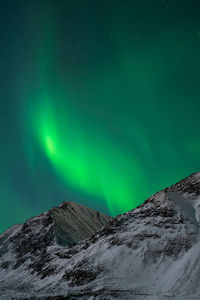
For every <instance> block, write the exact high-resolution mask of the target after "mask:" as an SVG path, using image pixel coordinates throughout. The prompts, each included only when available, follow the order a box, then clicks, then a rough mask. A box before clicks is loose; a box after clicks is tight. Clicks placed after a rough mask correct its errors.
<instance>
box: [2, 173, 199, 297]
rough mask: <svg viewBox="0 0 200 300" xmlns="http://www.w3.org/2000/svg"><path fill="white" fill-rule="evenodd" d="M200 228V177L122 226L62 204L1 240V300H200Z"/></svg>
mask: <svg viewBox="0 0 200 300" xmlns="http://www.w3.org/2000/svg"><path fill="white" fill-rule="evenodd" d="M199 223H200V173H195V174H192V175H191V176H189V177H187V178H185V179H184V180H182V181H180V182H179V183H177V184H175V185H172V186H171V187H169V188H166V189H164V190H162V191H160V192H158V193H156V194H155V195H153V196H152V197H150V198H149V199H147V200H146V201H145V202H144V203H143V204H142V205H140V206H139V207H137V208H136V209H133V210H132V211H129V212H127V213H125V214H123V215H119V216H117V217H116V218H114V219H111V218H109V217H107V216H104V215H102V214H100V213H98V212H96V211H94V210H91V209H88V208H85V207H82V206H80V205H77V204H75V203H71V202H67V203H62V204H61V205H60V207H58V208H54V209H52V210H51V211H49V212H47V213H44V214H42V215H40V216H38V217H35V218H32V219H30V220H28V221H26V222H25V223H24V224H22V225H15V226H13V227H11V228H10V229H8V230H7V231H6V232H5V233H4V234H2V235H1V236H0V299H138V300H140V299H145V300H158V299H160V300H165V299H175V300H186V299H191V300H192V299H195V300H197V299H198V300H199V299H200V285H199V278H200V262H199V257H200V235H199ZM104 225H105V226H104Z"/></svg>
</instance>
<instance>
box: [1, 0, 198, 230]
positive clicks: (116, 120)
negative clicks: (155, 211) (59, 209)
mask: <svg viewBox="0 0 200 300" xmlns="http://www.w3.org/2000/svg"><path fill="white" fill-rule="evenodd" d="M0 20H1V21H0V22H1V35H0V36H1V38H0V45H1V47H0V51H1V88H0V89H1V104H0V105H1V109H0V128H1V148H0V151H1V152H0V153H1V155H0V161H1V169H0V178H1V180H0V197H1V202H0V203H1V210H0V220H1V222H0V231H1V232H2V231H3V230H5V229H7V228H8V227H9V226H11V225H13V224H15V223H20V222H24V221H25V219H27V218H29V217H31V216H34V215H36V214H39V213H41V212H44V211H46V210H49V209H50V208H51V207H52V206H56V205H58V204H60V203H61V202H62V201H68V200H70V201H77V202H78V203H80V204H83V205H86V206H89V207H92V208H94V209H98V210H100V211H102V212H104V213H107V214H111V215H113V216H114V215H116V214H119V213H123V212H125V211H127V210H129V209H132V208H134V207H136V206H137V205H139V204H141V203H142V202H143V201H144V200H145V199H146V198H147V197H149V196H151V195H152V194H153V193H155V192H156V191H158V190H160V189H163V188H165V187H166V186H168V185H170V184H173V183H175V182H177V181H178V180H180V179H182V178H183V177H186V176H188V175H190V174H191V173H193V172H196V171H199V169H200V155H199V153H200V137H199V128H200V121H199V111H200V58H199V53H200V3H199V1H198V0H196V1H195V0H191V1H184V0H182V1H178V0H174V1H173V0H169V1H167V0H166V1H165V0H152V1H147V0H145V1H139V0H137V1H136V0H131V1H128V0H122V1H114V0H110V1H104V0H102V1H97V0H78V1H62V0H57V1H55V0H54V1H53V0H48V1H47V0H44V1H39V0H37V1H33V0H30V1H25V0H20V1H6V2H4V3H3V4H2V5H1V18H0Z"/></svg>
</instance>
